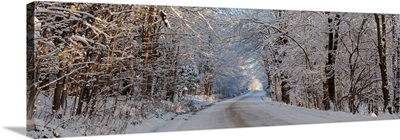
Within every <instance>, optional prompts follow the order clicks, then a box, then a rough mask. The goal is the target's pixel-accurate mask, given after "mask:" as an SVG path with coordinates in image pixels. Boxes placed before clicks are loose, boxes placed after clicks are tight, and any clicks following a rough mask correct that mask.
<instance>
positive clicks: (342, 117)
mask: <svg viewBox="0 0 400 140" xmlns="http://www.w3.org/2000/svg"><path fill="white" fill-rule="evenodd" d="M384 119H388V118H386V117H377V118H374V117H370V116H363V115H360V114H356V115H352V114H349V113H345V112H331V111H320V110H313V109H305V108H300V107H295V106H290V105H285V104H282V103H277V102H273V101H271V100H270V98H268V97H267V96H266V94H265V91H250V92H248V93H247V94H244V95H241V96H238V97H235V98H232V99H228V100H225V101H222V102H219V103H216V104H215V105H213V106H211V107H209V108H206V109H204V110H202V111H199V112H196V113H192V114H185V115H178V116H176V117H175V118H174V119H171V120H168V121H166V122H165V123H162V124H160V125H161V126H158V127H156V128H153V130H152V131H154V132H164V131H176V130H178V131H179V130H203V129H219V128H237V127H256V126H276V125H293V124H312V123H332V122H347V121H366V120H384Z"/></svg>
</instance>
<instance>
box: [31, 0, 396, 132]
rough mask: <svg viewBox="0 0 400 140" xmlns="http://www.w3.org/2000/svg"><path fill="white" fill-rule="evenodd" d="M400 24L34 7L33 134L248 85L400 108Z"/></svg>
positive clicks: (146, 112) (306, 14) (193, 104)
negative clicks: (256, 84) (257, 84)
mask: <svg viewBox="0 0 400 140" xmlns="http://www.w3.org/2000/svg"><path fill="white" fill-rule="evenodd" d="M399 22H400V17H399V15H395V14H381V13H345V12H325V11H290V10H261V9H236V8H209V7H208V8H207V7H178V6H157V5H128V4H102V3H59V2H33V3H31V4H28V5H27V83H26V84H27V93H26V94H27V95H26V97H27V101H26V103H27V104H26V107H27V108H26V109H27V130H28V132H30V131H36V132H38V131H42V130H44V129H46V131H47V130H48V131H49V132H51V134H41V135H45V136H36V135H39V134H32V136H33V137H41V138H43V137H59V136H60V135H62V134H58V133H59V132H61V129H62V130H69V132H74V133H77V134H78V135H99V134H121V133H125V130H126V128H127V125H128V124H132V125H135V124H140V123H143V122H144V121H145V120H146V119H149V118H153V117H162V116H163V114H165V113H166V112H172V113H176V114H184V113H188V112H192V111H198V110H201V109H203V108H206V107H207V106H210V105H212V103H213V102H217V101H219V100H223V99H226V98H231V97H235V96H238V95H241V94H245V93H246V92H247V91H248V90H265V91H267V93H268V94H267V95H268V96H269V97H270V98H271V99H272V100H273V101H276V102H282V103H285V104H288V105H294V106H299V107H304V108H309V109H316V110H326V111H338V112H347V113H351V114H375V115H377V116H379V115H380V114H382V113H384V114H387V113H388V114H398V113H399V104H400V99H399V97H400V29H399V28H400V25H399ZM254 81H259V83H262V89H260V88H261V87H259V86H255V85H254V83H255V82H254ZM62 132H64V133H66V131H62ZM50 135H51V136H50ZM66 135H68V134H66ZM71 135H72V134H71Z"/></svg>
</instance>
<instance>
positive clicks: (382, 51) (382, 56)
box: [374, 14, 389, 112]
mask: <svg viewBox="0 0 400 140" xmlns="http://www.w3.org/2000/svg"><path fill="white" fill-rule="evenodd" d="M374 16H375V22H376V30H377V38H378V41H377V42H378V45H377V48H378V53H379V69H380V72H381V79H382V85H381V89H382V94H383V112H385V111H386V108H387V105H388V102H389V90H388V77H387V73H386V71H387V67H386V38H385V37H386V21H385V15H381V21H380V20H379V15H378V14H374ZM381 23H382V29H381ZM382 43H383V44H382Z"/></svg>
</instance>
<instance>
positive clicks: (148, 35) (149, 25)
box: [142, 6, 155, 98]
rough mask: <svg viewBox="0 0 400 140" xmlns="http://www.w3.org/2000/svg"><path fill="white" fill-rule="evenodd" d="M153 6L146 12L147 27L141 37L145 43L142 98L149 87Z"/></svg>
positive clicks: (145, 95)
mask: <svg viewBox="0 0 400 140" xmlns="http://www.w3.org/2000/svg"><path fill="white" fill-rule="evenodd" d="M154 9H155V6H150V8H149V12H148V17H147V29H146V36H145V38H143V42H144V44H145V56H144V57H145V58H144V68H145V72H144V75H143V77H144V82H143V83H144V85H143V87H142V98H146V97H147V92H148V89H149V88H151V85H150V83H149V82H150V81H151V76H150V74H149V66H148V62H149V57H150V52H151V48H152V45H151V41H152V38H151V37H152V28H153V12H154Z"/></svg>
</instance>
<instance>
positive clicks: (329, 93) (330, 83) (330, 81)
mask: <svg viewBox="0 0 400 140" xmlns="http://www.w3.org/2000/svg"><path fill="white" fill-rule="evenodd" d="M327 14H329V13H327ZM334 23H336V24H334ZM333 24H334V25H333ZM339 24H340V16H339V15H338V14H336V17H335V18H334V19H332V18H328V28H329V33H328V48H327V49H328V61H327V62H326V64H325V75H326V78H327V79H326V81H325V82H324V83H323V87H324V97H323V101H322V102H323V104H324V109H325V110H329V109H331V106H330V103H331V102H332V103H333V104H336V95H335V92H336V91H335V61H336V50H337V48H338V39H339V33H338V30H339V27H338V26H339Z"/></svg>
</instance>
